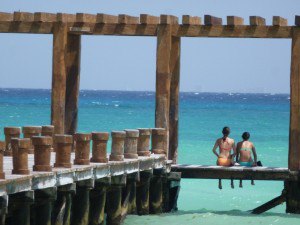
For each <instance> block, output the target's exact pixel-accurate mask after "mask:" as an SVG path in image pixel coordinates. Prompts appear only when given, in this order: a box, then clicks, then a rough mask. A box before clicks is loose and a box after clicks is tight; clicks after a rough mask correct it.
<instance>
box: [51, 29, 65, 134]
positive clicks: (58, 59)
mask: <svg viewBox="0 0 300 225" xmlns="http://www.w3.org/2000/svg"><path fill="white" fill-rule="evenodd" d="M67 34H68V32H67V26H66V25H65V24H57V25H56V26H55V27H54V32H53V64H52V65H53V69H52V98H51V124H52V125H54V133H55V134H64V122H65V104H66V103H65V101H66V54H65V53H66V50H67Z"/></svg>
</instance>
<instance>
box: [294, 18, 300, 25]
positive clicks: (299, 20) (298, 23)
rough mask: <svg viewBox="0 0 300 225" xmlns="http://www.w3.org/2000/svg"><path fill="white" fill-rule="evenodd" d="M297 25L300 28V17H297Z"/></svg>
mask: <svg viewBox="0 0 300 225" xmlns="http://www.w3.org/2000/svg"><path fill="white" fill-rule="evenodd" d="M295 25H296V26H300V16H295Z"/></svg>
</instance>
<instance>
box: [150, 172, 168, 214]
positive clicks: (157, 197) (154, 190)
mask: <svg viewBox="0 0 300 225" xmlns="http://www.w3.org/2000/svg"><path fill="white" fill-rule="evenodd" d="M153 173H154V174H153V177H152V178H151V180H150V196H149V211H150V214H159V213H162V212H163V211H162V210H163V173H164V172H163V170H161V169H157V170H154V171H153Z"/></svg>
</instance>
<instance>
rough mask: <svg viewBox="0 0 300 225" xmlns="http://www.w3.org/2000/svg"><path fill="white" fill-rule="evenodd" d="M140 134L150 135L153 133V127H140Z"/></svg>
mask: <svg viewBox="0 0 300 225" xmlns="http://www.w3.org/2000/svg"><path fill="white" fill-rule="evenodd" d="M138 130H139V133H140V136H149V135H151V129H150V128H138Z"/></svg>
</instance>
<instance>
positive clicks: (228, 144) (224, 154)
mask: <svg viewBox="0 0 300 225" xmlns="http://www.w3.org/2000/svg"><path fill="white" fill-rule="evenodd" d="M215 145H217V146H218V147H219V157H221V158H227V159H228V158H230V157H231V150H234V151H235V145H234V140H233V139H231V138H229V137H226V138H225V140H223V138H219V139H217V141H216V144H215Z"/></svg>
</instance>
